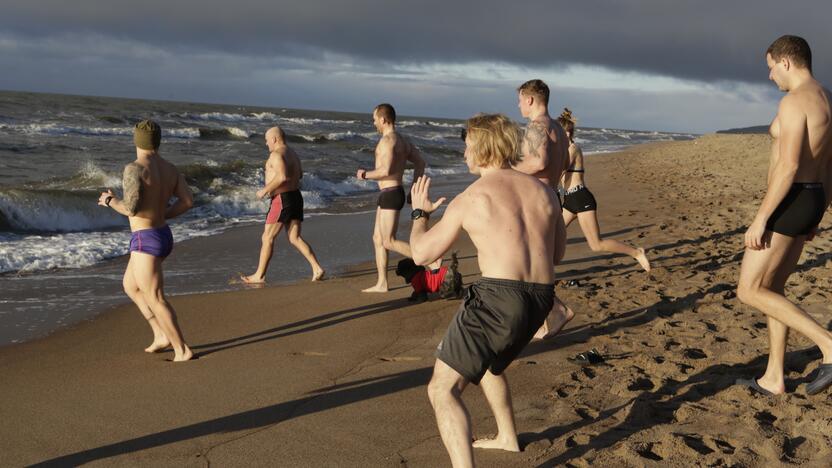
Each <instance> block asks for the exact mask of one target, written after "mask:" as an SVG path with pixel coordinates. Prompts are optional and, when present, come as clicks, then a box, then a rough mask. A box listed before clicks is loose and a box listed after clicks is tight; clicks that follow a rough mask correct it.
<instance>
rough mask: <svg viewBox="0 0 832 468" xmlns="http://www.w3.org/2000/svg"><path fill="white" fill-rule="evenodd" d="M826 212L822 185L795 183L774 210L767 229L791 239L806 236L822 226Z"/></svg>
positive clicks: (818, 183)
mask: <svg viewBox="0 0 832 468" xmlns="http://www.w3.org/2000/svg"><path fill="white" fill-rule="evenodd" d="M824 212H826V193H825V192H824V190H823V184H822V183H820V182H816V183H794V184H792V187H791V188H790V189H789V193H787V194H786V197H785V198H783V201H781V202H780V204H779V205H777V208H775V209H774V213H772V214H771V217H770V218H769V219H768V223H766V229H767V230H769V231H774V232H776V233H779V234H783V235H784V236H789V237H796V236H805V235H806V234H809V232H810V231H811V230H812V229H813V228H815V227H816V226H817V225H818V224H820V220H821V219H822V218H823V214H824Z"/></svg>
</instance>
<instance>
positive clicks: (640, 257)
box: [636, 248, 650, 271]
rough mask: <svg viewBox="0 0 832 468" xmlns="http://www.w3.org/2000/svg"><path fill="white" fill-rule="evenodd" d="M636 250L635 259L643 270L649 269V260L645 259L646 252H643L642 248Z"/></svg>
mask: <svg viewBox="0 0 832 468" xmlns="http://www.w3.org/2000/svg"><path fill="white" fill-rule="evenodd" d="M637 250H638V255H636V261H638V264H639V265H641V267H642V268H644V271H650V260H647V254H646V253H645V252H644V249H642V248H638V249H637Z"/></svg>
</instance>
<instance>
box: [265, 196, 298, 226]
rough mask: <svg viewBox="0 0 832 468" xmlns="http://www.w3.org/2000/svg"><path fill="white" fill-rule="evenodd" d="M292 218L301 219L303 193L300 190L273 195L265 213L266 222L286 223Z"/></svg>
mask: <svg viewBox="0 0 832 468" xmlns="http://www.w3.org/2000/svg"><path fill="white" fill-rule="evenodd" d="M293 219H296V220H298V221H303V195H301V193H300V190H292V191H291V192H283V193H280V194H277V195H275V196H274V198H272V204H271V206H270V207H269V213H268V214H267V215H266V224H275V223H288V222H289V221H290V220H293Z"/></svg>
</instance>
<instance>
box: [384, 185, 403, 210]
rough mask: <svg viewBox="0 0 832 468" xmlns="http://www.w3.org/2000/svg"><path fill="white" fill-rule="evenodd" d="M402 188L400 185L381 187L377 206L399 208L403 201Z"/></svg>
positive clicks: (391, 208)
mask: <svg viewBox="0 0 832 468" xmlns="http://www.w3.org/2000/svg"><path fill="white" fill-rule="evenodd" d="M405 199H406V197H405V195H404V188H403V187H402V186H401V185H397V186H395V187H388V188H386V189H381V194H379V196H378V206H379V208H381V209H382V210H401V209H402V208H404V202H405Z"/></svg>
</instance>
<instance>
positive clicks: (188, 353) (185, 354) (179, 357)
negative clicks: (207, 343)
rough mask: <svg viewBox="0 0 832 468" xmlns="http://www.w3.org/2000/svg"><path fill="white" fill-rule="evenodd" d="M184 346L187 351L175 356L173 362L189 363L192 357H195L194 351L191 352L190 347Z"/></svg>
mask: <svg viewBox="0 0 832 468" xmlns="http://www.w3.org/2000/svg"><path fill="white" fill-rule="evenodd" d="M184 346H185V351H184V352H182V353H176V354H175V355H174V356H173V362H183V361H188V360H190V359H191V358H192V357H194V352H193V351H191V348H189V347H188V345H184Z"/></svg>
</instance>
